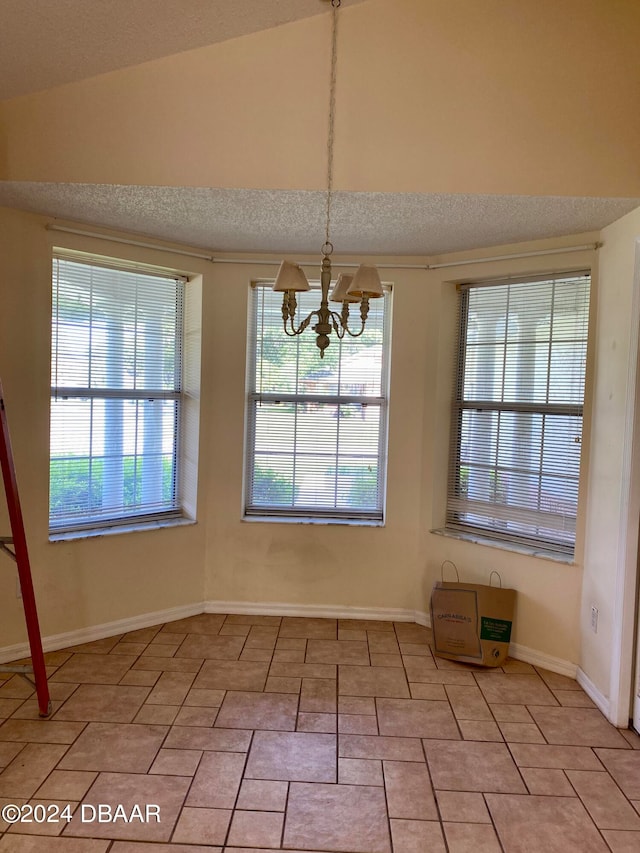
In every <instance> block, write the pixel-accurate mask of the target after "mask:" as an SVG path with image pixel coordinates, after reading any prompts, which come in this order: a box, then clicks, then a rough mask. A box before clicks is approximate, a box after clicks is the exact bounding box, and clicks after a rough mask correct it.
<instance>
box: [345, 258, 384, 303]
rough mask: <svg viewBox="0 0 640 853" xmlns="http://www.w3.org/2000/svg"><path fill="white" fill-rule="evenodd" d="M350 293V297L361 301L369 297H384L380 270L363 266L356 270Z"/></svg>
mask: <svg viewBox="0 0 640 853" xmlns="http://www.w3.org/2000/svg"><path fill="white" fill-rule="evenodd" d="M348 293H349V296H350V297H351V296H354V297H356V299H361V298H362V297H363V296H367V297H368V298H369V299H376V298H377V297H378V296H384V291H383V289H382V282H381V281H380V275H379V274H378V270H377V269H376V268H375V267H368V266H365V265H364V264H361V265H360V266H359V267H358V269H357V270H356V274H355V275H354V277H353V281H352V282H351V285H350V287H349V290H348Z"/></svg>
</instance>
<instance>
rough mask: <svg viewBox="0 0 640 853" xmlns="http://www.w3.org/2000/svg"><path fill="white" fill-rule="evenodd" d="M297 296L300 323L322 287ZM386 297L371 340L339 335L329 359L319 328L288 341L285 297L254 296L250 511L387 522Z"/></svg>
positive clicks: (257, 291)
mask: <svg viewBox="0 0 640 853" xmlns="http://www.w3.org/2000/svg"><path fill="white" fill-rule="evenodd" d="M298 296H299V297H300V298H299V299H298V305H299V307H301V309H302V312H301V314H300V315H301V316H304V314H305V313H307V312H309V311H312V310H316V309H317V308H318V305H319V291H318V290H317V289H315V290H312V291H311V292H310V293H303V294H299V295H298ZM388 299H389V296H388V295H387V296H386V297H385V298H384V299H376V300H371V303H370V313H369V317H368V319H367V326H366V330H365V332H364V334H363V335H362V336H361V337H359V338H356V339H352V338H348V337H345V339H344V340H343V341H339V340H338V339H337V338H336V337H335V335H332V336H331V344H330V346H329V347H328V349H327V350H325V357H324V358H323V359H321V358H320V355H319V351H318V348H317V346H316V343H315V340H316V338H315V335H314V334H313V331H312V330H308V331H305V332H304V333H303V334H301V335H299V336H296V337H287V336H286V335H285V333H284V331H283V328H282V314H281V304H282V295H281V294H278V293H273V292H272V290H271V289H270V288H267V287H262V286H260V287H255V288H254V289H253V309H254V313H253V321H252V328H250V331H249V334H250V335H252V336H253V337H254V338H255V344H254V345H250V352H251V353H252V358H251V360H250V366H249V383H248V384H249V399H248V409H247V423H248V430H247V434H248V436H249V441H248V450H247V490H246V491H247V512H248V513H251V512H256V513H262V514H264V510H267V509H273V510H274V511H276V512H278V511H280V512H282V513H284V514H287V513H286V508H287V507H288V508H289V510H290V514H293V515H295V514H300V515H311V516H313V515H315V514H317V515H320V516H329V517H330V516H332V515H335V516H336V517H341V516H350V517H351V516H353V517H358V516H359V515H361V516H364V517H367V518H381V517H382V506H383V489H382V483H383V479H384V473H385V464H384V456H385V451H384V448H385V432H386V399H385V395H386V374H387V362H388V352H387V351H388V322H387V311H386V303H387V301H388ZM351 313H352V315H354V317H355V319H354V318H353V317H352V320H351V322H352V323H353V325H354V327H355V329H356V330H358V329H359V328H360V318H359V308H358V306H355V310H353V308H352V312H351ZM250 344H251V341H250ZM279 397H282V399H278V398H279ZM345 398H346V399H345ZM265 484H266V485H265Z"/></svg>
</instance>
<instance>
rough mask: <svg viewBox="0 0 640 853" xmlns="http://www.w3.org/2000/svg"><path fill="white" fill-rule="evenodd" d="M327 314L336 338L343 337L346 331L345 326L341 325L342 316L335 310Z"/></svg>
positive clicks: (340, 338)
mask: <svg viewBox="0 0 640 853" xmlns="http://www.w3.org/2000/svg"><path fill="white" fill-rule="evenodd" d="M329 316H330V318H331V325H332V326H333V331H334V332H335V333H336V337H337V338H338V340H339V341H341V340H342V339H343V338H344V333H345V332H346V331H347V327H346V326H345V325H343V323H342V317H341V316H340V315H339V314H338V313H337V312H336V311H332V312H331V314H330V315H329Z"/></svg>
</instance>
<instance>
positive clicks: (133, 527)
mask: <svg viewBox="0 0 640 853" xmlns="http://www.w3.org/2000/svg"><path fill="white" fill-rule="evenodd" d="M190 524H197V522H196V520H195V519H193V518H168V519H166V521H158V520H156V521H144V522H137V523H135V524H114V525H113V527H94V528H91V529H88V530H72V531H65V532H64V533H49V542H68V541H70V540H74V539H97V538H99V537H101V536H115V535H117V534H118V533H140V532H142V531H145V530H161V529H164V528H167V527H187V526H188V525H190Z"/></svg>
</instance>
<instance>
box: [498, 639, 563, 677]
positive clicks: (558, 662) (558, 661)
mask: <svg viewBox="0 0 640 853" xmlns="http://www.w3.org/2000/svg"><path fill="white" fill-rule="evenodd" d="M509 656H510V657H512V658H515V659H516V660H521V661H523V662H524V663H530V664H532V665H533V666H540V667H542V668H543V669H548V670H549V671H550V672H557V673H558V675H566V677H567V678H575V677H576V673H577V671H578V666H577V664H575V663H571V661H569V660H565V659H564V658H557V657H554V656H553V655H548V654H546V653H545V652H539V651H538V650H537V649H530V648H529V647H528V646H521V645H520V643H511V645H510V646H509Z"/></svg>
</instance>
